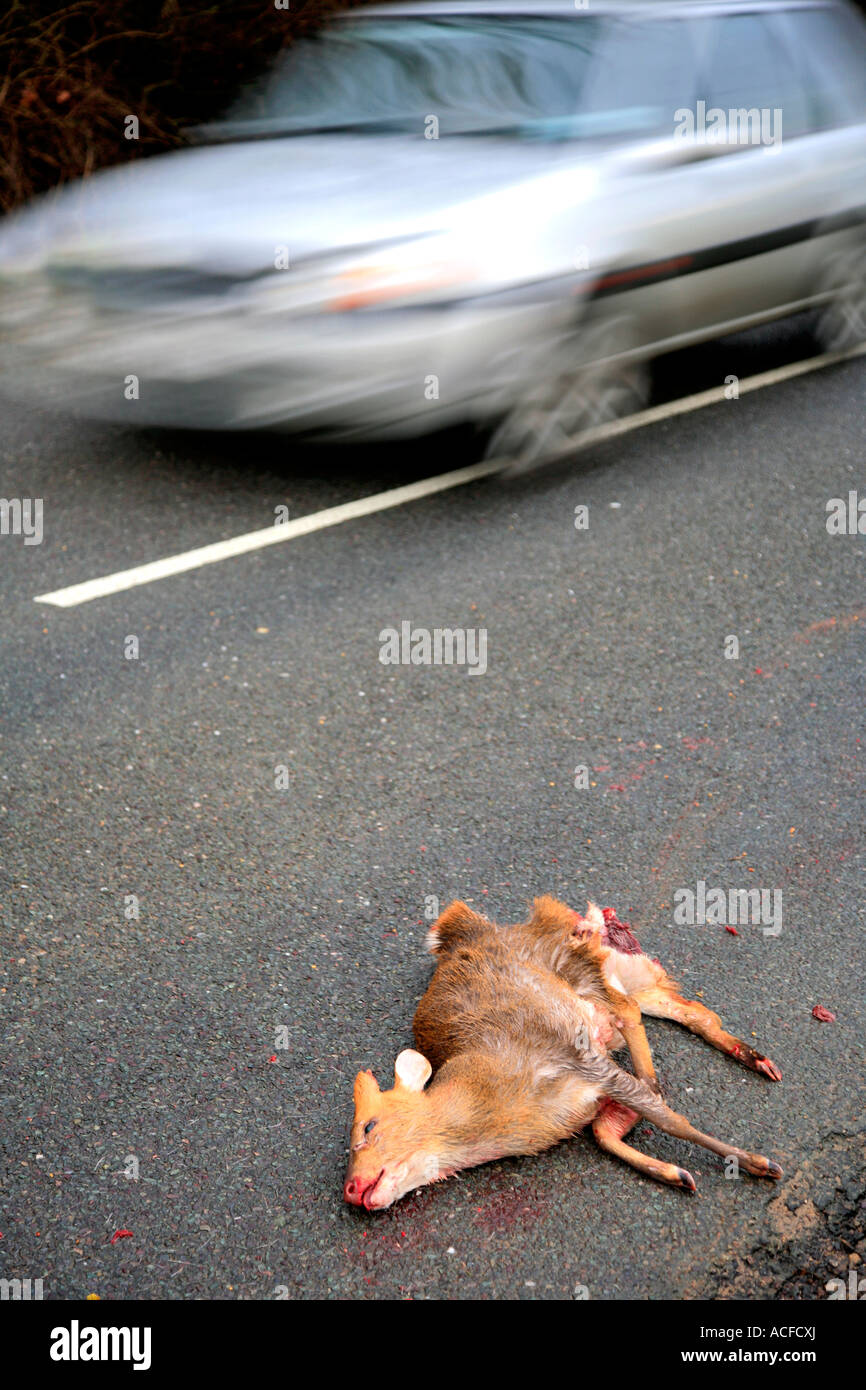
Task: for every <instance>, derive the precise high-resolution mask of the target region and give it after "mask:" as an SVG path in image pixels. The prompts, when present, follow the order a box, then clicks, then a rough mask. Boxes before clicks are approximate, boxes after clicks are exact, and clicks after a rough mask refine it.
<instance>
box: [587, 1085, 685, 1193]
mask: <svg viewBox="0 0 866 1390" xmlns="http://www.w3.org/2000/svg"><path fill="white" fill-rule="evenodd" d="M637 1118H638V1113H637V1111H636V1110H631V1109H630V1108H629V1107H628V1106H627V1105H621V1104H620V1103H619V1101H616V1100H603V1101H602V1103H601V1105H600V1107H599V1109H598V1112H597V1114H596V1117H595V1119H594V1120H593V1122H592V1132H593V1134H594V1135H595V1137H596V1139H597V1140H598V1143H599V1144H600V1146H601V1147H602V1148H603V1149H606V1150H607V1152H608V1153H611V1154H615V1155H616V1157H617V1158H621V1159H622V1160H623V1162H624V1163H630V1164H631V1166H632V1168H637V1170H638V1172H639V1173H645V1174H646V1175H647V1177H648V1178H655V1180H656V1182H666V1183H669V1184H670V1186H671V1187H682V1188H684V1189H685V1190H686V1191H687V1192H694V1190H695V1180H694V1178H693V1177H692V1175H691V1173H689V1172H688V1171H687V1170H686V1169H685V1168H678V1167H677V1165H676V1164H675V1163H663V1162H662V1161H661V1159H659V1158H650V1157H649V1156H648V1155H647V1154H643V1153H641V1152H640V1150H639V1149H633V1148H632V1146H631V1144H625V1143H623V1139H624V1137H625V1135H626V1134H628V1132H629V1130H630V1129H631V1128H632V1126H633V1125H634V1123H635V1121H636V1120H637Z"/></svg>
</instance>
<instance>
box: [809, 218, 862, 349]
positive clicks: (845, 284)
mask: <svg viewBox="0 0 866 1390" xmlns="http://www.w3.org/2000/svg"><path fill="white" fill-rule="evenodd" d="M821 292H822V293H825V294H826V293H828V292H829V293H830V294H831V295H832V297H831V298H830V299H829V300H828V301H827V302H826V303H825V304H823V305H822V306H821V308H820V309H819V310H818V317H817V320H816V323H815V338H816V340H817V342H818V345H819V347H820V348H821V350H822V352H849V351H850V350H851V349H852V348H856V347H859V346H860V345H861V344H862V343H864V342H866V241H860V242H858V244H857V245H855V246H849V247H848V248H846V250H845V251H843V252H841V253H840V254H839V255H838V256H837V257H836V258H835V259H834V260H833V261H832V262H831V264H830V266H829V267H828V269H827V271H826V272H825V275H824V276H823V278H822V283H821Z"/></svg>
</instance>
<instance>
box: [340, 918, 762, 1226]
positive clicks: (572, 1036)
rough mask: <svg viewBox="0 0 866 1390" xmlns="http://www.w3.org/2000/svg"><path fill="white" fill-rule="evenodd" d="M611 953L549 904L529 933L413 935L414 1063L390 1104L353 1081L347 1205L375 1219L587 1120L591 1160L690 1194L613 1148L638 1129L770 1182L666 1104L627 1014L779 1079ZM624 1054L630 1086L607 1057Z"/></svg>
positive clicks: (461, 923) (590, 923)
mask: <svg viewBox="0 0 866 1390" xmlns="http://www.w3.org/2000/svg"><path fill="white" fill-rule="evenodd" d="M611 916H612V914H611ZM599 924H602V925H601V926H599ZM616 926H617V931H620V930H626V929H622V928H621V924H618V923H617V924H616ZM627 935H628V936H629V937H630V939H631V941H634V938H633V937H632V936H631V934H630V932H627ZM610 939H611V937H609V936H608V935H607V934H606V932H605V930H604V926H603V923H602V916H601V914H600V913H599V911H598V909H596V908H592V907H591V909H590V912H589V913H588V914H587V917H586V918H581V917H580V916H579V915H578V914H577V913H575V912H574V911H572V909H571V908H569V907H567V906H566V905H565V904H564V903H561V902H558V901H557V900H556V899H555V898H551V897H543V898H537V899H536V900H535V902H534V904H533V911H532V913H531V915H530V917H529V918H528V920H527V921H526V922H523V923H519V924H517V925H514V926H509V927H501V926H497V925H496V924H495V923H493V922H490V921H488V920H487V918H485V917H482V916H481V915H480V914H479V913H477V912H474V911H473V910H472V909H471V908H469V907H468V906H467V905H466V903H463V902H454V903H451V905H450V906H449V907H447V908H446V909H445V911H444V912H443V913H442V915H441V916H440V917H439V919H438V921H437V922H436V923H435V924H434V926H433V927H432V928H431V931H430V935H429V937H428V945H429V948H430V950H431V952H432V953H433V955H434V956H435V957H436V962H437V964H436V970H435V972H434V975H433V978H432V980H431V981H430V984H429V986H428V989H427V992H426V993H425V995H424V997H423V998H422V1000H421V1002H420V1003H419V1005H418V1009H417V1011H416V1014H415V1021H414V1031H415V1041H416V1045H417V1049H418V1051H417V1052H411V1051H410V1052H405V1053H402V1054H401V1057H400V1058H398V1061H397V1074H396V1078H395V1087H394V1089H393V1090H392V1091H385V1092H383V1091H381V1090H380V1088H379V1086H378V1083H377V1082H376V1081H375V1079H374V1078H373V1076H372V1073H363V1072H362V1073H360V1074H359V1076H358V1078H357V1080H356V1083H355V1121H354V1125H353V1129H352V1157H351V1161H350V1165H349V1174H348V1176H347V1182H346V1189H345V1192H346V1197H347V1200H349V1201H352V1202H356V1203H358V1204H361V1203H363V1204H364V1205H367V1206H370V1207H376V1206H385V1205H389V1204H390V1202H391V1201H394V1200H396V1199H397V1197H399V1196H401V1195H403V1192H405V1191H409V1190H411V1188H412V1187H417V1186H420V1185H422V1184H423V1183H426V1182H430V1181H435V1180H436V1179H438V1178H441V1177H447V1176H448V1175H449V1174H450V1173H453V1172H455V1171H457V1170H458V1169H460V1168H466V1167H470V1166H472V1165H474V1164H477V1163H483V1162H486V1161H489V1160H490V1159H492V1158H497V1157H501V1156H503V1155H505V1154H525V1153H535V1152H538V1151H539V1150H541V1149H544V1148H547V1147H548V1146H549V1145H551V1144H554V1143H556V1142H558V1141H559V1140H561V1139H565V1138H567V1137H568V1136H569V1135H571V1134H574V1133H575V1132H576V1131H577V1130H579V1129H581V1128H582V1127H583V1126H584V1125H586V1124H587V1123H588V1122H590V1121H592V1122H593V1131H594V1133H595V1135H596V1137H597V1139H598V1140H599V1143H600V1144H601V1145H602V1147H604V1148H607V1149H608V1150H609V1151H610V1152H612V1153H615V1154H617V1155H618V1156H619V1157H620V1158H623V1159H625V1161H627V1162H629V1163H631V1164H633V1166H635V1167H637V1168H639V1169H640V1170H641V1171H643V1172H646V1173H647V1174H649V1175H650V1176H652V1177H655V1178H657V1179H659V1180H660V1181H663V1182H668V1183H672V1184H673V1185H675V1186H678V1187H684V1188H687V1189H694V1181H693V1179H692V1178H691V1176H690V1174H688V1173H687V1172H686V1171H685V1170H684V1169H681V1168H678V1167H676V1166H675V1165H673V1164H667V1163H661V1162H659V1161H657V1160H655V1159H650V1158H647V1157H646V1156H645V1155H643V1154H640V1153H639V1152H638V1151H637V1150H635V1149H633V1148H631V1147H630V1146H629V1145H628V1144H625V1143H624V1142H623V1138H624V1135H625V1134H626V1133H627V1132H628V1129H630V1128H631V1126H632V1125H633V1124H634V1122H635V1120H636V1119H637V1116H638V1115H644V1116H645V1117H646V1118H648V1119H651V1120H652V1121H653V1122H654V1123H655V1124H657V1125H658V1126H659V1127H660V1128H661V1129H663V1130H665V1131H667V1132H668V1133H671V1134H677V1135H679V1136H681V1137H683V1138H688V1139H691V1140H692V1141H694V1142H697V1143H699V1144H702V1145H703V1146H704V1147H706V1148H709V1149H711V1150H713V1151H714V1152H716V1153H719V1154H723V1155H726V1156H734V1157H736V1158H737V1160H738V1162H739V1163H740V1165H741V1166H743V1167H745V1168H746V1170H747V1171H748V1172H752V1173H755V1174H758V1175H761V1176H767V1177H779V1176H780V1175H781V1169H779V1168H778V1165H776V1164H774V1163H771V1162H770V1161H769V1160H768V1159H766V1158H764V1157H763V1156H762V1155H760V1154H752V1153H748V1152H747V1151H745V1150H742V1149H739V1148H737V1147H736V1146H735V1145H729V1144H723V1143H721V1142H720V1141H718V1140H716V1139H714V1138H712V1137H711V1136H708V1135H705V1134H702V1133H701V1132H700V1131H698V1130H696V1129H694V1128H693V1127H692V1126H691V1125H690V1124H689V1122H688V1121H687V1120H685V1119H684V1118H683V1117H682V1116H680V1115H677V1114H675V1112H674V1111H672V1110H670V1109H669V1108H668V1107H667V1106H666V1105H665V1103H664V1101H663V1100H662V1099H661V1096H660V1095H659V1093H658V1083H657V1081H656V1077H655V1071H654V1069H653V1064H652V1056H651V1054H650V1049H649V1045H648V1043H647V1039H646V1034H645V1032H644V1029H643V1024H642V1022H641V1011H642V1009H643V1011H645V1012H647V1013H653V1014H656V1015H658V1016H662V1017H668V1018H675V1019H677V1020H678V1021H680V1022H682V1023H684V1024H685V1025H686V1027H689V1028H692V1029H693V1031H695V1032H698V1033H700V1034H701V1035H702V1036H703V1037H705V1038H707V1039H708V1040H709V1041H710V1042H712V1043H714V1045H716V1046H718V1047H721V1048H722V1049H723V1050H724V1051H726V1052H728V1053H730V1054H731V1055H732V1056H735V1057H737V1059H738V1060H739V1061H741V1062H743V1063H744V1064H745V1065H746V1066H750V1067H752V1069H754V1070H760V1071H762V1072H763V1073H764V1074H765V1075H766V1076H768V1077H770V1079H772V1080H778V1079H779V1078H780V1073H779V1072H778V1069H777V1068H776V1067H775V1066H774V1065H773V1063H771V1062H769V1061H768V1060H767V1059H766V1058H764V1057H761V1056H760V1055H759V1054H758V1053H756V1052H755V1051H754V1049H752V1048H750V1047H749V1046H748V1045H747V1044H745V1043H742V1042H741V1041H740V1040H739V1039H736V1038H733V1037H732V1036H731V1035H730V1034H728V1033H725V1032H724V1031H723V1030H722V1029H721V1026H720V1024H719V1020H718V1018H717V1016H716V1015H715V1014H711V1013H710V1011H709V1010H708V1009H705V1008H704V1006H703V1005H701V1004H699V1003H697V1002H696V1001H693V1000H684V999H682V997H681V995H680V994H679V989H678V986H677V985H676V984H675V982H674V981H673V980H671V979H670V977H669V976H667V975H666V973H665V971H664V969H663V967H662V966H661V965H659V964H658V962H656V961H652V960H650V958H649V957H647V956H646V955H643V954H637V953H635V952H634V950H633V949H632V950H630V952H629V953H628V954H626V953H623V952H621V951H619V950H617V949H616V948H615V947H612V946H610V945H608V944H606V943H607V942H608V941H609V940H610ZM612 939H614V940H616V939H624V938H623V937H617V936H613V938H612ZM623 1042H625V1043H626V1044H627V1045H628V1048H629V1051H630V1054H631V1058H632V1063H633V1065H634V1068H635V1072H636V1075H631V1074H630V1073H629V1072H625V1071H623V1070H622V1069H621V1068H619V1067H618V1066H617V1065H616V1064H615V1062H614V1061H613V1060H612V1058H611V1057H610V1050H611V1049H614V1048H617V1047H620V1046H622V1045H623ZM419 1054H420V1055H419ZM425 1058H426V1059H427V1060H426V1062H425ZM431 1066H432V1068H433V1070H434V1071H435V1075H434V1077H433V1080H432V1082H431V1083H430V1085H429V1086H428V1087H427V1088H426V1090H425V1089H424V1084H425V1082H426V1080H427V1077H428V1076H429V1074H430V1068H431ZM401 1073H402V1079H401Z"/></svg>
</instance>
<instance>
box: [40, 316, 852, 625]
mask: <svg viewBox="0 0 866 1390" xmlns="http://www.w3.org/2000/svg"><path fill="white" fill-rule="evenodd" d="M864 353H866V343H864V344H862V345H861V346H860V347H856V348H853V349H852V350H851V351H849V352H835V353H824V354H822V355H821V356H820V357H810V358H808V359H806V360H805V361H802V362H792V363H790V364H789V365H788V366H786V367H775V368H773V370H772V371H768V372H760V373H758V374H757V375H756V376H750V377H744V378H743V380H742V381H740V382H739V383H738V393H739V395H741V396H743V395H746V394H748V393H749V392H750V391H759V390H761V389H762V388H763V387H765V386H775V385H776V384H777V383H778V382H781V381H789V380H790V379H791V378H792V377H798V376H804V375H805V374H806V373H807V372H815V371H818V370H819V369H820V368H822V367H831V366H834V365H835V364H836V363H837V362H846V361H848V360H850V359H851V358H853V357H860V356H862V355H863V354H864ZM727 391H728V387H726V386H714V387H711V388H710V390H708V391H700V392H698V393H697V394H696V395H693V396H683V397H682V398H681V399H679V400H675V401H667V402H666V403H665V404H664V405H656V406H651V407H650V408H649V409H648V410H641V411H639V412H638V413H637V414H636V415H628V416H626V417H625V418H624V419H622V420H612V421H610V422H609V423H608V424H604V425H597V426H596V427H595V428H594V429H591V430H587V431H586V433H585V434H584V435H583V436H581V441H580V442H581V444H582V445H587V444H595V443H598V442H600V441H601V440H604V439H613V438H616V437H617V436H618V435H621V434H629V433H631V431H632V430H637V429H641V428H642V427H643V426H644V425H652V424H656V423H657V422H658V421H659V420H667V419H670V418H671V417H672V416H675V415H685V414H687V413H688V412H689V411H692V410H701V409H702V408H703V407H704V406H707V405H714V404H716V402H718V401H723V400H725V399H726V398H727V397H726V392H727ZM573 449H574V445H569V446H568V448H567V449H564V450H563V454H568V453H570V452H572V450H573ZM508 466H509V460H508V459H487V460H485V462H483V463H474V464H470V465H469V466H468V467H467V468H456V469H454V471H453V472H451V473H439V474H437V475H436V476H435V477H433V478H421V479H419V481H418V482H415V483H407V484H406V485H405V486H404V487H395V488H390V489H389V490H388V491H387V492H379V493H376V494H374V495H373V496H372V497H359V498H358V499H357V500H356V501H354V502H343V503H341V504H340V505H339V506H336V507H326V508H325V509H324V510H323V511H320V512H311V513H310V514H309V515H308V516H299V517H297V518H295V520H293V521H287V522H283V523H282V524H274V525H272V526H266V527H265V528H264V529H263V530H261V531H248V532H247V533H246V534H245V535H242V536H233V537H231V539H229V540H226V541H215V542H214V543H213V544H212V545H203V546H200V547H199V548H198V549H196V550H185V551H183V552H182V553H181V554H179V555H168V556H166V558H165V559H164V560H153V561H151V562H150V563H149V564H146V565H136V566H135V567H134V568H133V569H128V570H118V571H117V572H116V573H115V574H106V575H103V577H102V578H101V579H88V580H85V581H84V582H83V583H82V584H72V585H70V586H69V587H68V588H66V589H55V590H54V592H53V593H49V594H37V595H35V597H34V600H33V601H34V603H50V604H53V605H54V606H55V607H57V608H74V607H75V606H76V605H77V604H79V603H90V602H91V600H93V599H96V598H105V597H107V595H109V594H119V593H122V592H123V591H124V590H125V589H135V588H137V587H138V586H139V585H142V584H152V583H154V582H155V581H156V580H158V579H168V578H170V577H171V576H172V575H175V574H184V573H186V572H187V571H189V570H195V569H201V568H202V567H203V566H204V565H214V564H216V563H217V562H218V561H220V560H230V559H231V558H232V557H233V556H235V555H246V554H248V552H249V551H251V550H261V549H263V548H264V547H265V546H267V545H280V544H282V543H283V542H284V541H290V540H294V539H295V538H296V537H298V536H309V535H311V534H312V532H314V531H324V530H326V529H327V528H328V527H330V526H340V525H342V524H343V522H346V521H356V520H358V518H359V517H364V516H372V515H373V514H374V513H375V512H384V511H388V510H389V509H390V508H392V507H403V506H405V505H406V504H407V503H408V502H415V501H418V500H419V499H420V498H422V497H432V496H434V495H435V494H436V493H437V492H447V491H448V490H449V489H450V488H455V487H462V486H463V485H464V484H466V483H474V482H477V481H478V480H479V479H480V478H487V477H490V476H491V475H492V474H494V473H501V472H502V471H503V470H504V469H506V468H507V467H508Z"/></svg>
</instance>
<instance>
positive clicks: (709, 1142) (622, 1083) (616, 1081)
mask: <svg viewBox="0 0 866 1390" xmlns="http://www.w3.org/2000/svg"><path fill="white" fill-rule="evenodd" d="M608 1061H609V1059H608ZM602 1089H603V1091H604V1094H605V1095H606V1096H607V1097H609V1098H610V1099H611V1100H615V1101H618V1102H619V1104H620V1105H622V1106H627V1107H628V1108H629V1109H630V1110H636V1111H637V1113H638V1114H639V1115H644V1116H645V1117H646V1119H648V1120H650V1121H652V1123H653V1124H654V1125H657V1126H658V1128H659V1129H661V1130H664V1132H665V1134H673V1135H676V1137H677V1138H678V1139H688V1140H690V1141H691V1142H692V1143H693V1144H700V1145H701V1147H702V1148H704V1149H709V1150H710V1151H711V1152H712V1153H716V1154H720V1155H721V1157H722V1158H735V1159H736V1160H737V1163H738V1164H739V1166H740V1167H741V1168H745V1170H746V1172H747V1173H752V1174H753V1175H754V1176H755V1177H757V1178H774V1179H778V1178H780V1177H781V1176H782V1170H781V1168H780V1167H779V1165H778V1163H774V1162H773V1161H772V1160H771V1159H769V1158H765V1157H764V1155H763V1154H755V1153H750V1152H749V1151H748V1150H747V1149H741V1148H739V1147H738V1145H736V1144H725V1143H723V1142H722V1140H721V1139H716V1138H714V1137H713V1135H711V1134H703V1133H702V1132H701V1131H700V1130H699V1129H695V1127H694V1125H693V1124H691V1123H690V1122H689V1121H688V1120H687V1119H686V1118H685V1116H684V1115H678V1114H677V1112H676V1111H675V1110H671V1108H670V1107H669V1106H667V1105H665V1103H664V1101H663V1100H662V1099H661V1097H660V1096H658V1095H657V1094H656V1093H655V1092H654V1091H652V1090H650V1088H649V1086H647V1085H645V1084H644V1083H643V1082H642V1081H639V1080H638V1079H637V1078H636V1077H634V1076H630V1075H629V1073H628V1072H627V1071H621V1070H620V1068H619V1067H617V1066H616V1065H615V1064H614V1063H613V1062H610V1061H609V1069H608V1070H607V1074H606V1076H605V1078H604V1081H603V1083H602ZM623 1156H625V1155H623ZM629 1161H631V1160H630V1159H629ZM636 1166H637V1165H636Z"/></svg>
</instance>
